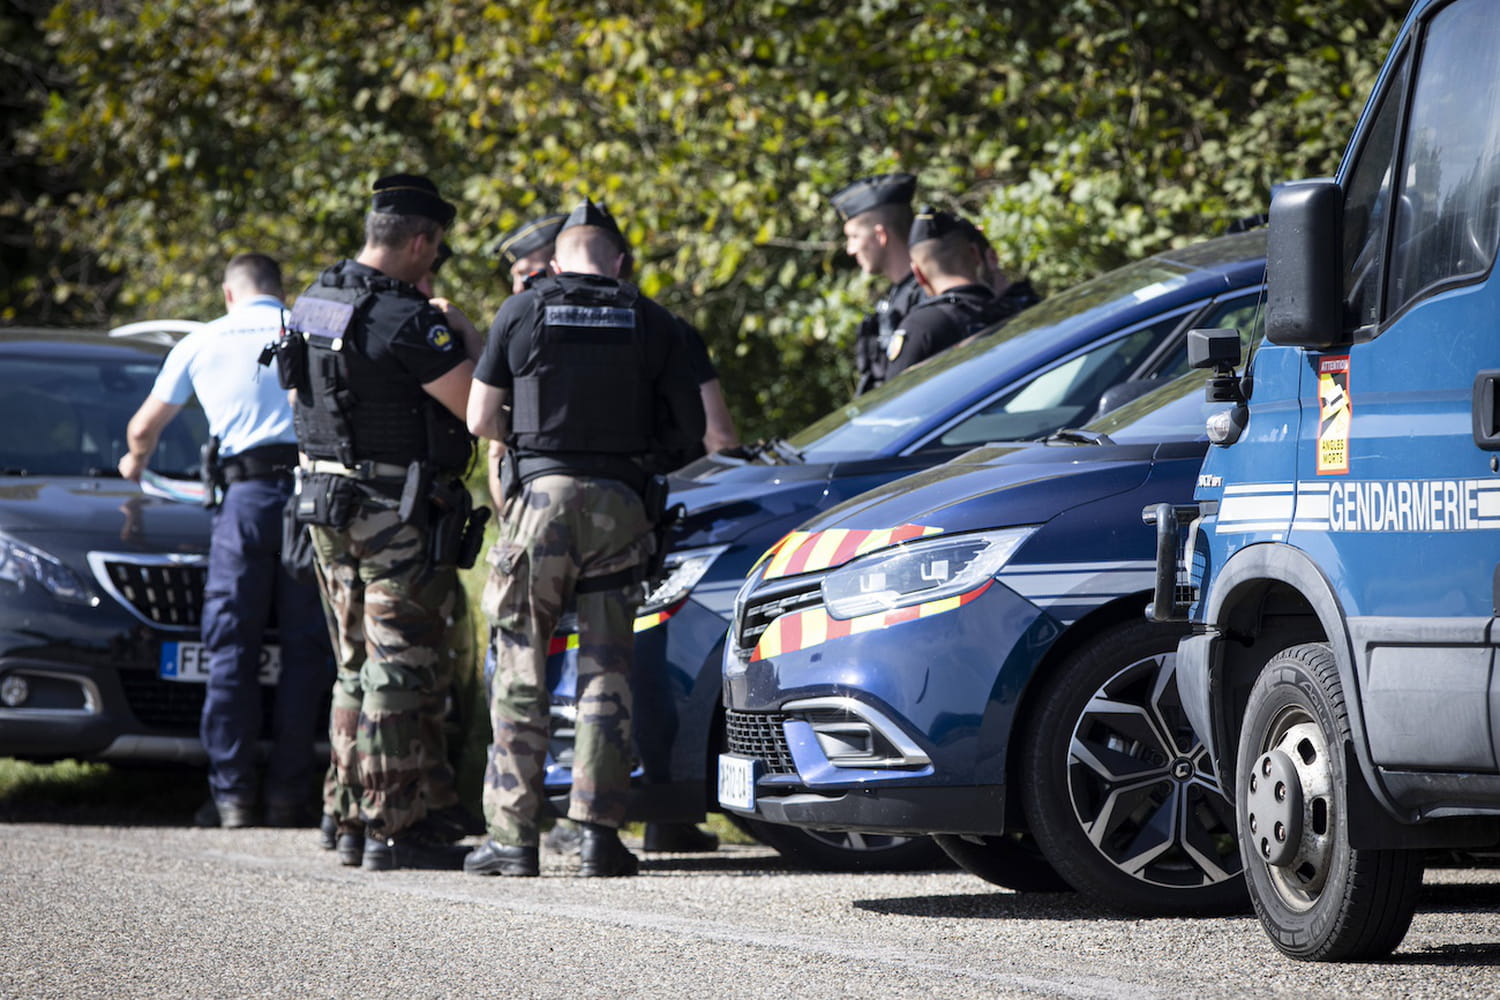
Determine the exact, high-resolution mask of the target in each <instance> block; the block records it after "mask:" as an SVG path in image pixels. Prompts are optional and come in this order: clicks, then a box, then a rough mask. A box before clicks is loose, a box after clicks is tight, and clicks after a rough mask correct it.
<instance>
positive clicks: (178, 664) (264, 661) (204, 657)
mask: <svg viewBox="0 0 1500 1000" xmlns="http://www.w3.org/2000/svg"><path fill="white" fill-rule="evenodd" d="M161 677H162V680H166V681H179V682H181V683H184V684H206V683H208V650H207V649H205V648H204V646H203V643H201V642H164V643H162V644H161ZM280 677H281V647H280V646H262V647H260V682H261V683H262V684H275V683H276V681H277V680H278V679H280Z"/></svg>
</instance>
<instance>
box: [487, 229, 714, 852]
mask: <svg viewBox="0 0 1500 1000" xmlns="http://www.w3.org/2000/svg"><path fill="white" fill-rule="evenodd" d="M626 253H627V246H626V243H625V240H624V237H623V236H622V235H621V234H620V230H619V227H618V226H617V225H616V224H615V221H614V219H613V217H611V216H610V214H609V213H608V212H607V211H605V210H604V209H602V208H601V207H599V206H597V205H595V204H594V203H592V202H590V201H584V202H583V204H581V205H579V206H578V208H577V209H576V210H575V211H574V212H573V213H572V214H571V215H569V216H568V219H567V222H566V223H564V225H563V227H562V229H561V230H560V231H559V233H558V236H557V244H556V249H555V258H554V259H555V260H556V262H557V265H558V270H559V272H560V273H558V274H557V275H554V276H547V277H542V278H539V279H537V280H536V281H533V282H532V284H531V287H530V288H529V289H527V290H526V291H524V292H522V293H520V294H519V295H514V296H512V297H511V298H509V299H507V300H506V302H505V304H504V305H503V306H501V308H500V311H499V313H498V314H496V316H495V321H494V324H493V325H492V326H491V328H490V336H489V340H488V343H487V344H486V345H485V349H484V354H483V356H482V357H481V359H480V362H479V365H478V367H477V369H476V371H475V383H474V389H473V392H472V393H471V395H470V398H469V429H470V430H472V431H473V432H474V433H475V434H477V435H479V436H481V437H486V438H489V439H491V440H504V441H505V443H506V461H507V462H508V463H511V470H510V471H511V474H510V476H509V477H508V479H509V484H510V490H511V492H510V493H509V494H508V495H507V497H506V499H505V503H504V507H503V513H502V518H501V530H500V537H499V541H498V542H497V543H496V545H495V547H494V548H493V549H492V550H491V552H490V557H489V558H490V564H491V572H490V577H489V581H488V584H487V586H486V587H485V594H484V597H483V599H482V601H481V605H482V607H483V610H484V611H485V614H486V615H487V616H488V617H489V619H490V622H491V624H492V625H494V627H495V632H494V635H495V638H494V643H495V675H494V680H493V682H492V690H491V707H490V719H491V724H492V728H493V731H494V745H493V746H492V747H491V751H490V763H489V769H488V772H487V773H486V775H485V788H484V811H485V819H486V821H487V823H488V825H489V839H488V840H487V841H486V842H485V843H483V844H482V845H480V846H479V847H477V848H475V849H474V851H472V852H471V853H470V854H469V856H468V857H467V858H466V859H465V861H464V869H465V870H466V871H468V872H471V873H474V874H478V875H523V876H524V875H536V874H537V873H538V870H539V861H538V844H539V840H540V820H541V813H542V808H543V805H544V801H545V800H544V798H543V776H544V775H543V769H544V766H545V762H546V755H547V742H548V734H549V719H548V716H549V712H548V696H547V683H546V663H547V646H548V640H549V639H550V638H551V636H552V634H553V631H554V630H555V628H556V625H557V621H558V618H559V616H560V615H561V614H562V612H563V610H564V608H566V607H568V606H569V604H570V603H571V604H573V605H574V606H575V607H576V610H577V615H578V633H579V648H578V689H577V704H578V718H577V724H576V738H575V743H574V762H573V789H572V795H571V801H570V803H569V808H568V817H569V818H570V819H573V820H575V821H577V822H579V823H580V824H581V825H582V829H583V836H582V847H581V851H580V854H581V868H580V874H583V875H588V876H613V875H633V874H635V872H636V870H637V867H638V862H637V860H636V857H635V855H634V854H632V853H631V852H630V851H629V850H627V849H626V847H625V846H624V845H623V844H622V843H621V842H620V839H619V834H618V829H619V826H620V825H621V823H622V822H623V821H624V819H625V809H626V805H627V803H628V801H629V793H630V770H631V764H632V752H631V692H630V672H631V659H632V653H633V650H634V638H633V632H632V623H633V621H634V618H635V612H636V608H637V607H639V605H640V600H641V597H642V596H643V586H642V583H643V580H644V579H645V576H646V572H647V563H648V560H649V559H650V558H651V556H652V555H653V553H654V552H657V551H659V550H660V542H659V540H658V539H657V537H656V530H657V529H656V527H655V525H659V524H661V523H662V515H663V508H664V506H665V498H666V490H665V479H664V478H663V477H661V476H659V475H653V474H652V473H653V472H658V471H664V470H661V469H660V468H659V458H658V456H661V455H663V454H671V453H673V452H676V451H678V450H680V449H682V448H685V447H687V446H690V445H691V444H692V443H693V442H695V441H697V440H698V439H700V438H701V437H702V436H703V429H704V418H703V405H702V403H701V401H700V397H699V393H698V384H697V381H696V379H695V378H694V374H693V370H692V367H691V365H690V364H689V363H688V361H687V357H686V349H685V345H684V343H683V333H682V327H681V325H680V324H679V323H677V321H676V320H675V319H673V317H672V315H671V314H670V313H668V312H667V311H666V310H665V309H663V308H662V307H661V306H659V305H657V304H656V303H655V302H653V301H651V300H650V299H648V298H647V297H646V296H644V295H642V294H641V293H640V291H639V290H638V289H637V288H636V287H635V286H634V285H631V284H629V283H627V282H622V281H619V280H617V278H616V275H618V274H619V271H620V266H621V263H622V262H623V261H624V258H625V255H626Z"/></svg>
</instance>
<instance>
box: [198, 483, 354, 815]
mask: <svg viewBox="0 0 1500 1000" xmlns="http://www.w3.org/2000/svg"><path fill="white" fill-rule="evenodd" d="M290 493H291V483H290V481H289V480H285V479H251V480H245V481H242V482H238V483H233V484H231V485H230V486H229V488H228V489H227V490H226V491H225V494H224V502H223V504H222V505H221V506H220V507H219V508H218V509H217V510H215V511H214V526H213V538H212V541H211V543H210V545H209V552H208V582H207V585H206V586H205V589H204V593H203V644H204V646H205V653H206V654H207V658H208V686H207V692H206V695H205V697H204V700H203V718H202V721H201V724H200V727H199V735H200V737H201V738H202V740H203V749H204V750H205V751H206V752H207V754H208V762H209V774H208V785H209V790H210V791H211V792H212V794H213V797H214V798H215V799H216V800H220V801H229V802H234V803H237V804H240V805H250V804H252V803H254V802H255V801H256V800H257V799H258V798H261V797H262V796H260V795H258V794H257V791H258V789H257V784H258V783H257V781H256V765H257V759H256V758H257V741H258V737H259V735H260V729H261V712H262V709H261V685H260V679H259V678H260V662H261V645H262V637H263V636H264V634H265V631H266V626H267V624H268V622H269V620H270V614H271V609H272V608H273V607H274V608H275V609H276V622H277V632H278V638H279V644H280V646H281V681H280V683H279V685H278V686H277V688H276V706H275V715H274V717H273V719H272V724H271V754H270V759H269V760H268V761H267V765H266V778H265V788H264V796H263V797H264V799H265V800H266V801H267V802H270V803H277V804H281V805H294V804H301V803H306V802H310V801H311V800H312V793H313V788H314V786H313V774H314V773H315V772H316V773H321V768H320V767H318V762H317V761H315V760H314V756H313V742H314V740H315V739H316V738H317V736H319V735H320V734H322V735H326V734H327V732H328V717H327V716H326V715H325V714H323V713H321V712H320V711H319V709H320V708H321V707H322V705H323V698H324V696H325V695H326V694H327V693H328V690H329V689H330V687H331V686H332V684H333V658H332V655H331V654H330V652H329V646H328V626H327V624H326V621H325V619H324V617H323V606H322V603H321V600H320V598H319V596H318V588H317V585H316V584H303V583H297V582H296V581H295V580H293V579H292V578H291V577H290V576H288V575H287V573H286V571H285V570H283V569H282V568H281V511H282V507H283V506H284V505H285V503H286V500H287V497H288V496H289V495H290Z"/></svg>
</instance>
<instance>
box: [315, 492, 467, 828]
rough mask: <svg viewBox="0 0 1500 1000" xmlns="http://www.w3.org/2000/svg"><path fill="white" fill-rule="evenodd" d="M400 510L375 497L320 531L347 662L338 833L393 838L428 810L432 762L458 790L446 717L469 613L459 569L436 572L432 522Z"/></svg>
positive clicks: (332, 739)
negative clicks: (360, 831) (458, 625)
mask: <svg viewBox="0 0 1500 1000" xmlns="http://www.w3.org/2000/svg"><path fill="white" fill-rule="evenodd" d="M396 506H397V505H396V501H395V500H388V499H386V498H384V497H380V496H368V495H367V496H365V497H363V498H362V499H361V501H360V503H359V507H358V510H357V512H356V513H355V515H354V518H353V520H352V521H351V522H350V524H349V525H348V526H347V527H346V528H343V529H342V530H336V529H333V528H327V527H322V526H319V525H314V526H312V528H311V535H312V541H313V549H314V552H315V553H316V556H317V572H318V584H319V586H320V587H321V588H322V589H323V594H324V597H325V603H326V606H327V609H328V615H329V635H330V638H331V639H332V641H333V649H334V656H335V659H336V660H337V663H338V677H337V679H336V680H335V681H334V686H333V712H332V715H331V717H330V719H329V726H328V737H329V743H330V745H331V768H330V770H331V778H332V781H331V786H329V787H325V798H324V809H325V810H327V811H328V812H329V813H330V814H332V815H333V816H334V817H336V818H337V819H338V820H339V826H340V828H341V829H346V830H347V829H353V828H355V827H357V826H359V825H360V824H364V825H368V826H370V827H372V828H374V829H376V830H378V831H381V832H382V833H384V834H386V835H393V834H396V833H399V832H400V831H402V830H404V829H406V828H407V827H409V826H411V825H412V824H413V823H416V822H417V821H419V820H420V819H422V817H423V816H425V815H426V814H427V811H428V809H429V808H431V807H432V803H431V802H430V795H429V789H428V781H427V777H428V775H430V774H431V773H432V772H433V771H434V770H435V769H438V773H439V774H440V775H441V774H442V773H444V772H445V771H446V775H447V783H448V787H449V789H450V792H451V789H452V784H453V780H452V771H451V770H450V769H448V765H447V755H446V753H445V752H444V749H443V739H444V738H443V730H442V714H443V705H444V699H445V698H446V696H447V689H448V680H447V679H448V678H449V677H451V673H452V669H453V667H452V662H451V661H452V653H453V649H452V648H451V646H450V645H449V643H448V633H449V631H450V629H451V628H452V627H453V624H454V623H455V622H457V621H460V620H461V619H462V617H463V610H462V609H461V608H459V606H458V605H459V603H460V601H461V600H462V591H461V590H460V589H459V588H458V587H457V585H456V584H457V581H456V577H455V574H454V571H453V570H451V569H443V570H437V571H434V570H432V569H430V568H429V567H428V565H427V551H426V550H427V531H426V529H425V528H421V527H415V526H413V525H409V524H403V523H402V522H401V520H400V518H399V517H398V516H397V513H396ZM450 798H456V795H451V796H450ZM442 804H445V803H438V805H442Z"/></svg>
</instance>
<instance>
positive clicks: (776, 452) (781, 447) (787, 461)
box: [742, 438, 802, 465]
mask: <svg viewBox="0 0 1500 1000" xmlns="http://www.w3.org/2000/svg"><path fill="white" fill-rule="evenodd" d="M742 447H743V449H744V452H745V454H746V455H747V456H749V458H750V459H752V460H753V461H757V462H764V463H766V464H767V465H800V464H802V453H801V452H800V451H798V450H797V449H796V448H793V447H792V446H791V445H789V444H787V443H786V440H785V439H783V438H774V439H772V440H770V441H767V440H765V439H762V440H760V441H756V442H755V443H754V444H747V445H744V446H742Z"/></svg>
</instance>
